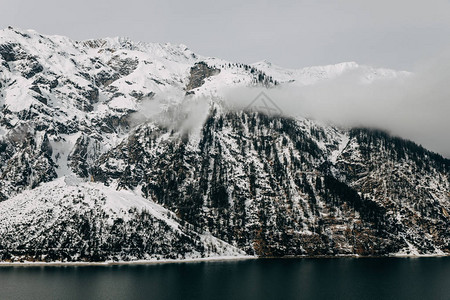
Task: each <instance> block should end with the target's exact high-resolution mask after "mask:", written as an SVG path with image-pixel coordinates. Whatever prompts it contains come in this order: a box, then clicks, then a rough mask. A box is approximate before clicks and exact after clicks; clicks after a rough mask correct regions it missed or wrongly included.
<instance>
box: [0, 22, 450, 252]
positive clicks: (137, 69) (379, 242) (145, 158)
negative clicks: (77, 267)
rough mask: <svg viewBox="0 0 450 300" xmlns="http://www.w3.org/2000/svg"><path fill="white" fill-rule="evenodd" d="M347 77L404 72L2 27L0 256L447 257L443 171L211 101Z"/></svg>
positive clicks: (380, 142) (439, 161)
mask: <svg viewBox="0 0 450 300" xmlns="http://www.w3.org/2000/svg"><path fill="white" fill-rule="evenodd" d="M349 73H352V74H356V75H357V77H358V78H359V79H360V80H361V82H364V83H366V84H370V83H371V82H373V81H374V80H378V79H380V78H383V79H387V80H389V79H395V78H398V77H402V76H409V74H408V73H407V72H397V71H393V70H386V69H375V68H371V67H369V66H359V65H357V64H356V63H342V64H337V65H332V66H322V67H310V68H304V69H300V70H287V69H283V68H280V67H277V66H274V65H272V64H270V63H268V62H260V63H255V64H253V65H247V64H241V63H232V62H227V61H224V60H221V59H217V58H210V57H203V56H200V55H197V54H195V53H193V52H192V51H190V50H189V49H188V48H187V47H186V46H184V45H178V46H175V45H170V44H151V43H136V42H133V41H131V40H129V39H125V38H107V39H99V40H88V41H72V40H70V39H68V38H66V37H61V36H44V35H41V34H39V33H37V32H34V31H23V30H16V29H13V28H8V29H5V30H2V31H0V106H1V111H0V201H3V202H0V216H1V217H0V258H1V259H2V260H18V259H28V260H47V261H51V260H67V261H74V260H115V259H118V260H130V259H165V258H173V259H181V258H196V257H214V256H226V255H230V256H239V255H243V254H247V255H259V256H285V255H338V254H360V255H388V254H444V253H449V252H450V244H449V243H450V230H449V225H450V222H449V221H450V218H449V212H450V200H449V197H450V192H449V191H450V185H449V168H450V162H449V160H447V159H444V158H442V157H441V156H439V155H437V154H434V153H431V152H429V151H427V150H425V149H423V148H422V147H420V146H417V145H415V144H414V143H412V142H409V141H405V140H402V139H399V138H395V137H391V136H389V135H387V134H386V133H383V132H380V131H374V130H368V129H362V128H358V129H356V128H354V129H341V128H337V127H334V126H330V125H324V124H321V123H319V122H316V121H312V120H308V119H304V118H292V117H283V116H280V115H276V114H275V115H272V114H269V115H267V114H263V113H261V112H258V111H248V110H236V109H230V107H229V106H228V105H227V99H226V95H225V94H224V93H223V90H224V89H226V88H229V87H253V86H254V87H261V88H267V89H270V88H273V87H277V86H281V87H282V86H283V85H287V86H289V85H299V86H303V85H312V84H315V83H317V82H319V81H323V80H329V79H332V78H336V77H339V76H343V75H345V74H349ZM243 101H244V99H243Z"/></svg>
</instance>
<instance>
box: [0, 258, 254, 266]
mask: <svg viewBox="0 0 450 300" xmlns="http://www.w3.org/2000/svg"><path fill="white" fill-rule="evenodd" d="M258 258H259V257H256V256H244V255H243V256H217V257H200V258H188V259H160V260H132V261H98V262H85V261H66V262H64V261H52V262H43V261H36V262H34V261H23V262H18V261H17V262H4V261H0V268H1V267H22V266H23V267H51V266H54V267H78V266H79V267H85V266H99V267H100V266H106V267H109V266H126V265H156V264H171V263H197V262H219V261H238V260H248V259H258Z"/></svg>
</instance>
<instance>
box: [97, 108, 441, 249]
mask: <svg viewBox="0 0 450 300" xmlns="http://www.w3.org/2000/svg"><path fill="white" fill-rule="evenodd" d="M201 136H202V138H201V139H200V140H199V141H195V142H192V141H191V140H190V139H188V138H185V137H183V136H182V135H181V134H180V133H176V132H175V133H173V132H170V131H168V130H166V129H165V128H161V127H158V126H155V125H154V124H148V125H143V126H141V127H140V128H138V129H137V130H136V131H135V132H133V133H132V134H131V135H130V137H129V138H128V139H127V140H125V141H124V142H123V143H121V144H120V145H118V146H117V147H116V148H113V149H112V150H111V151H110V152H107V153H105V154H103V155H102V156H101V157H100V159H99V160H98V162H97V165H96V166H95V167H94V169H93V170H94V171H93V173H94V174H95V176H94V178H95V179H96V180H99V181H103V182H105V183H106V184H110V183H112V182H117V185H118V186H121V187H126V188H131V189H133V188H136V187H140V189H141V190H142V193H143V194H144V195H145V196H146V197H148V198H151V199H154V200H155V201H156V202H158V203H160V204H162V205H164V206H165V207H167V208H169V209H170V210H172V211H174V212H176V213H177V215H178V216H179V217H180V218H181V219H183V220H186V221H187V222H189V223H191V224H193V225H194V226H196V228H199V229H200V230H206V231H209V232H211V233H212V234H213V235H214V236H216V237H219V238H220V239H222V240H224V241H226V242H228V243H230V244H232V245H235V246H236V247H239V248H240V249H243V250H245V251H246V252H247V253H248V254H251V255H255V254H256V255H259V256H284V255H337V254H360V255H385V254H390V253H398V252H400V251H405V252H408V251H418V252H419V253H437V252H439V253H440V252H441V251H448V250H449V248H448V246H449V237H450V236H449V234H448V232H449V231H448V229H449V228H448V226H449V222H448V217H447V216H446V212H447V211H448V209H449V203H448V201H446V199H447V200H448V198H447V197H448V190H449V185H448V173H449V166H450V165H449V162H448V160H445V159H443V158H442V157H440V156H438V155H435V154H432V153H430V152H428V151H426V150H424V149H423V148H421V147H419V146H417V145H415V144H413V143H411V142H407V141H403V140H401V139H398V138H392V137H389V136H388V135H386V134H384V133H380V132H377V131H371V130H366V129H358V130H357V129H355V130H350V131H340V130H338V129H335V128H324V127H321V126H318V125H316V124H314V123H313V122H310V121H307V120H293V119H287V118H283V117H271V116H267V115H262V114H259V113H254V112H222V113H219V112H218V110H217V109H213V110H212V111H211V113H210V115H209V117H208V119H207V121H206V122H205V125H204V126H203V128H202V135H201ZM318 141H320V142H322V143H324V144H323V145H322V146H321V145H320V144H319V143H318ZM383 145H384V146H383ZM403 172H406V173H405V174H403ZM408 172H410V173H408ZM412 173H414V175H413V174H412ZM415 199H421V200H420V201H419V202H417V200H415ZM442 199H443V200H444V201H442Z"/></svg>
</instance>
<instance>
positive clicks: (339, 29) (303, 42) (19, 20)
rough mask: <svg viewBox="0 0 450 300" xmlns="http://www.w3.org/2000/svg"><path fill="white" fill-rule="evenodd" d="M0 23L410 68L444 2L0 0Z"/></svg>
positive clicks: (433, 32)
mask: <svg viewBox="0 0 450 300" xmlns="http://www.w3.org/2000/svg"><path fill="white" fill-rule="evenodd" d="M0 7H1V9H0V25H1V27H2V28H5V27H7V26H8V25H11V26H13V27H14V26H16V27H19V28H22V29H35V30H37V31H39V32H40V33H44V34H59V35H66V36H69V37H71V38H73V39H87V38H98V37H105V36H127V37H130V38H132V39H133V40H139V41H147V42H172V43H183V44H186V45H187V46H188V47H190V48H191V49H192V50H193V51H195V52H196V53H199V54H202V55H206V56H216V57H221V58H224V59H228V60H232V61H239V62H245V63H252V62H256V61H260V60H263V59H267V60H269V61H271V62H273V63H274V64H277V65H280V66H283V67H289V68H300V67H304V66H311V65H323V64H332V63H338V62H343V61H356V62H358V63H361V64H370V65H374V66H382V67H390V68H395V69H404V70H413V69H414V67H415V66H416V65H417V64H418V63H420V62H421V61H422V60H424V59H428V58H429V57H432V56H434V55H435V54H436V53H438V52H442V51H444V49H448V47H449V44H450V1H449V0H428V1H424V0H420V1H418V0H409V1H408V0H378V1H360V0H342V1H339V0H334V1H323V0H305V1H302V0H277V1H275V0H271V1H264V0H263V1H255V0H250V1H242V0H227V1H207V0H189V1H183V0H164V1H148V0H121V1H117V0H78V1H63V0H39V1H36V0H22V1H21V0H0Z"/></svg>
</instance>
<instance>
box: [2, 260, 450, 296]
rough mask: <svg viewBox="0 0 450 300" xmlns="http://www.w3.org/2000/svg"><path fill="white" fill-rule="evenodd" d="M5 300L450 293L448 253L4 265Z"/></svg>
mask: <svg viewBox="0 0 450 300" xmlns="http://www.w3.org/2000/svg"><path fill="white" fill-rule="evenodd" d="M0 299H249V300H252V299H258V300H259V299H445V300H449V299H450V258H449V257H446V258H415V259H411V258H359V259H356V258H330V259H325V258H322V259H259V260H245V261H228V262H197V263H172V264H157V265H131V266H78V267H51V266H49V267H0Z"/></svg>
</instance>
